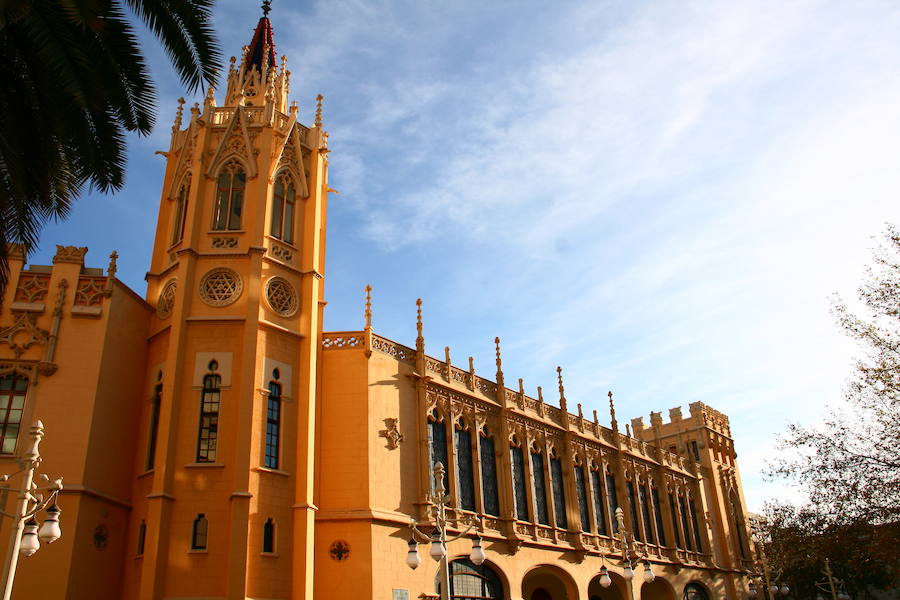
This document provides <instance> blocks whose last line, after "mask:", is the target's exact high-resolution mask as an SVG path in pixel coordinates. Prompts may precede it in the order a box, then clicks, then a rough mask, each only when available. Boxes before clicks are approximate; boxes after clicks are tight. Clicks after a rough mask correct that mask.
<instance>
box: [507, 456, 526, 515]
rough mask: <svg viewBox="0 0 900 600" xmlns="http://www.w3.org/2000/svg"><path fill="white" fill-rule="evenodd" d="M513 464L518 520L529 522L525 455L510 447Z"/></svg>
mask: <svg viewBox="0 0 900 600" xmlns="http://www.w3.org/2000/svg"><path fill="white" fill-rule="evenodd" d="M509 457H510V463H512V479H513V491H514V493H515V498H516V518H517V519H519V520H520V521H528V520H529V519H528V491H527V490H526V488H525V453H524V452H522V449H521V448H518V447H516V446H510V447H509Z"/></svg>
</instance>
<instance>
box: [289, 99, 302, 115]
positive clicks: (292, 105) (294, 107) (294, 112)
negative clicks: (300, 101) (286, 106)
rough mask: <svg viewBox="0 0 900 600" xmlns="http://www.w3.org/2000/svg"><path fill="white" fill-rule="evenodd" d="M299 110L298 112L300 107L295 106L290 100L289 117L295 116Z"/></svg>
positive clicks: (294, 101) (294, 102)
mask: <svg viewBox="0 0 900 600" xmlns="http://www.w3.org/2000/svg"><path fill="white" fill-rule="evenodd" d="M299 110H300V107H299V106H297V101H296V100H291V108H290V111H291V115H296V114H297V112H298V111H299Z"/></svg>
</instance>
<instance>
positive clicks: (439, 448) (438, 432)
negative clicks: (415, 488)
mask: <svg viewBox="0 0 900 600" xmlns="http://www.w3.org/2000/svg"><path fill="white" fill-rule="evenodd" d="M428 447H429V449H430V460H429V461H428V463H429V464H428V466H429V467H430V469H429V472H431V483H430V485H431V488H432V489H434V470H433V469H434V465H436V464H437V463H441V465H443V467H444V489H445V490H446V491H447V493H449V491H450V473H449V472H448V470H447V465H448V464H449V461H448V460H447V428H446V426H445V425H444V422H443V421H439V420H438V413H437V411H436V410H435V411H432V413H431V414H429V415H428Z"/></svg>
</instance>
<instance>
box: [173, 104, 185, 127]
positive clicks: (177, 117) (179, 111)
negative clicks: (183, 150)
mask: <svg viewBox="0 0 900 600" xmlns="http://www.w3.org/2000/svg"><path fill="white" fill-rule="evenodd" d="M183 114H184V98H179V99H178V108H177V109H176V110H175V123H173V124H172V133H176V132H177V131H180V130H181V115H183Z"/></svg>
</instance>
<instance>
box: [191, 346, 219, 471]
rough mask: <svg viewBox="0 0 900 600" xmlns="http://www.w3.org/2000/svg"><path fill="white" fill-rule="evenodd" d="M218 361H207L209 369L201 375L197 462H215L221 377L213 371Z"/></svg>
mask: <svg viewBox="0 0 900 600" xmlns="http://www.w3.org/2000/svg"><path fill="white" fill-rule="evenodd" d="M218 368H219V363H217V362H216V361H214V360H211V361H210V362H209V370H210V371H213V372H212V373H207V374H206V375H204V376H203V391H202V392H201V393H200V432H199V435H198V436H197V462H198V463H200V462H216V442H217V441H218V436H219V400H220V395H221V390H220V386H221V385H222V378H221V377H220V376H219V375H217V374H216V373H215V372H214V371H215V370H216V369H218Z"/></svg>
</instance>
